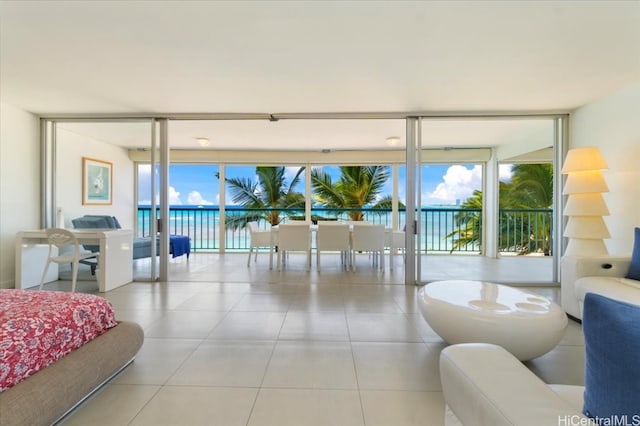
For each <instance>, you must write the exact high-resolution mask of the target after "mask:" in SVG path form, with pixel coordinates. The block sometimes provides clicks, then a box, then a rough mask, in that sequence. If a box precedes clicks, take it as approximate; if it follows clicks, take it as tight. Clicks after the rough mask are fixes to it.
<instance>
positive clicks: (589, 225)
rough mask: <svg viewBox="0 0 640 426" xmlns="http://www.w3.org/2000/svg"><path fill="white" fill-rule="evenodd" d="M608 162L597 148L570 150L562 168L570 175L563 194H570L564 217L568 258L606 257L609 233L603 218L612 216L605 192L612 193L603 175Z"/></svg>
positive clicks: (563, 172) (564, 172)
mask: <svg viewBox="0 0 640 426" xmlns="http://www.w3.org/2000/svg"><path fill="white" fill-rule="evenodd" d="M607 168H608V167H607V163H606V162H605V161H604V158H602V154H600V150H599V149H598V148H597V147H586V148H575V149H571V150H569V152H568V153H567V158H566V159H565V161H564V165H563V167H562V174H565V175H567V181H566V182H565V185H564V190H563V191H562V193H563V194H565V195H568V196H569V198H568V200H567V204H566V206H565V209H564V215H565V216H568V218H569V219H568V221H567V225H566V227H565V230H564V236H565V237H568V238H569V244H568V245H567V249H566V250H565V253H564V254H565V255H572V256H598V255H606V254H607V246H606V245H605V244H604V238H609V237H610V236H611V235H610V234H609V230H608V229H607V225H606V224H605V223H604V219H603V216H608V215H609V209H608V208H607V205H606V203H605V202H604V198H602V193H603V192H609V188H608V187H607V183H606V182H605V180H604V177H603V176H602V170H606V169H607Z"/></svg>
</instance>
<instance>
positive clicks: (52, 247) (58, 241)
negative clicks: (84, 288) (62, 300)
mask: <svg viewBox="0 0 640 426" xmlns="http://www.w3.org/2000/svg"><path fill="white" fill-rule="evenodd" d="M46 233H47V240H48V242H49V254H48V255H47V263H46V264H45V266H44V271H43V272H42V279H41V280H40V290H42V288H43V287H44V280H45V278H46V276H47V272H48V271H49V265H51V262H54V263H58V264H61V263H71V291H72V292H75V291H76V282H77V281H78V264H79V263H80V261H81V260H85V259H90V258H97V257H98V254H99V253H94V252H84V251H82V252H81V251H80V247H82V246H81V245H80V244H79V243H78V239H77V238H76V236H75V235H73V232H71V231H68V230H66V229H62V228H49V229H47V230H46ZM69 249H71V251H69ZM97 277H98V275H96V278H97Z"/></svg>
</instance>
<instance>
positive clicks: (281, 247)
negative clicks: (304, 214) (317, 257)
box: [277, 221, 311, 271]
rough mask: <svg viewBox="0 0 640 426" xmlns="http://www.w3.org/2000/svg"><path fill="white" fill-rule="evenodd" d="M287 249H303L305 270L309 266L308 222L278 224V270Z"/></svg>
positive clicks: (309, 239)
mask: <svg viewBox="0 0 640 426" xmlns="http://www.w3.org/2000/svg"><path fill="white" fill-rule="evenodd" d="M289 251H303V252H305V253H306V255H307V259H306V270H307V271H308V270H309V269H310V268H311V227H310V225H309V223H307V222H302V221H300V223H296V222H288V223H283V224H280V225H279V226H278V260H277V263H278V271H280V270H281V269H280V268H281V266H282V265H284V264H285V259H286V257H287V254H288V252H289Z"/></svg>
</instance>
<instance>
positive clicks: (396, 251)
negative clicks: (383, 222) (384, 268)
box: [385, 229, 407, 271]
mask: <svg viewBox="0 0 640 426" xmlns="http://www.w3.org/2000/svg"><path fill="white" fill-rule="evenodd" d="M405 238H406V237H405V232H404V231H392V230H390V229H387V230H386V232H385V246H386V247H389V268H390V269H391V270H392V271H393V267H394V264H395V256H397V255H402V259H403V262H404V263H406V261H407V257H406V247H407V242H406V240H405Z"/></svg>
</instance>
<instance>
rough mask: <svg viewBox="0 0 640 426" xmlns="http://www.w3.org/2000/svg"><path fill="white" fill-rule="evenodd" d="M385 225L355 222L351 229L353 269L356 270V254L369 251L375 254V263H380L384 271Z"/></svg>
mask: <svg viewBox="0 0 640 426" xmlns="http://www.w3.org/2000/svg"><path fill="white" fill-rule="evenodd" d="M384 234H385V226H384V225H382V224H380V225H364V224H359V223H355V224H354V225H353V229H352V231H351V256H352V261H351V270H352V271H354V272H355V270H356V254H357V253H364V252H369V253H371V254H372V255H373V256H372V258H373V265H374V266H376V265H379V267H380V269H381V270H382V271H384V244H385V237H384Z"/></svg>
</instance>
